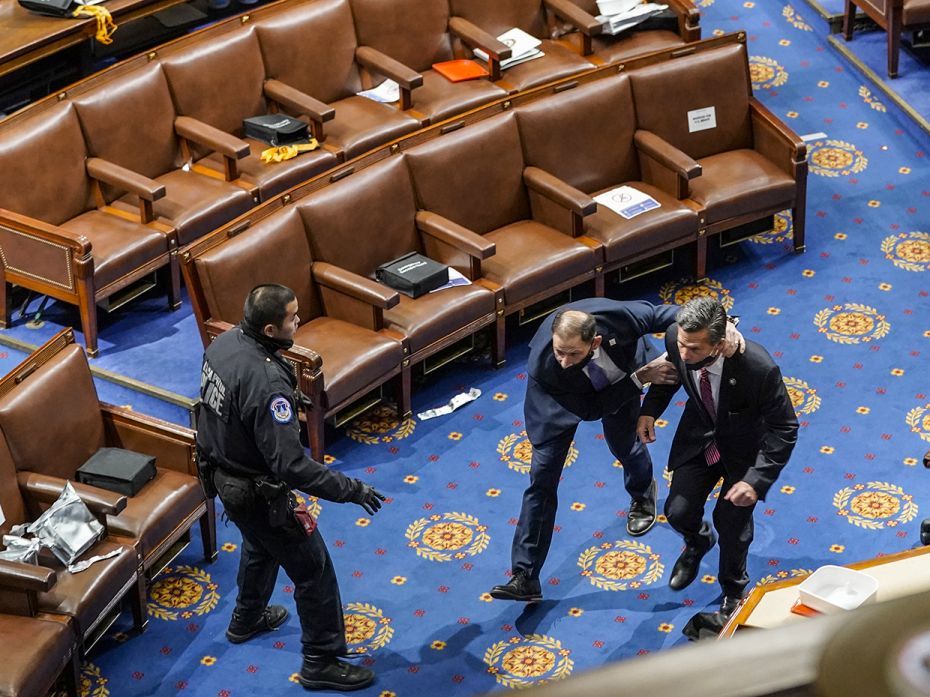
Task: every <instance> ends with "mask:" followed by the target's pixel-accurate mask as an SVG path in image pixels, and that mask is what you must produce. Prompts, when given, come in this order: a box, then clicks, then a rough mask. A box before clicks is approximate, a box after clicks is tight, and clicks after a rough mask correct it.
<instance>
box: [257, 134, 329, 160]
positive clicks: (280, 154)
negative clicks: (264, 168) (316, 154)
mask: <svg viewBox="0 0 930 697" xmlns="http://www.w3.org/2000/svg"><path fill="white" fill-rule="evenodd" d="M318 147H320V144H319V143H317V142H316V138H311V139H310V142H309V143H297V144H296V145H279V146H278V147H275V148H268V149H267V150H262V155H261V158H262V162H264V163H265V164H266V165H267V164H271V163H272V162H284V161H285V160H290V159H291V158H292V157H297V156H298V155H299V154H300V153H302V152H310V151H311V150H316V149H317V148H318Z"/></svg>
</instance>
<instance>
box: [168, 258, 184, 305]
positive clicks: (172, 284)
mask: <svg viewBox="0 0 930 697" xmlns="http://www.w3.org/2000/svg"><path fill="white" fill-rule="evenodd" d="M168 307H169V308H170V309H172V310H177V309H178V308H179V307H181V265H180V263H179V262H178V253H177V251H174V252H172V253H171V256H170V259H169V261H168Z"/></svg>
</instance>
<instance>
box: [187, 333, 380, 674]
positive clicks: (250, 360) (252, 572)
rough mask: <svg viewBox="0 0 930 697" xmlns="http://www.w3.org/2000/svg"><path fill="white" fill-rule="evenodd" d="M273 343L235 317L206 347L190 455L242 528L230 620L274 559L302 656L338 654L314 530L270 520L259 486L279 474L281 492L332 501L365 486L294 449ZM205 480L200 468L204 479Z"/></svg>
mask: <svg viewBox="0 0 930 697" xmlns="http://www.w3.org/2000/svg"><path fill="white" fill-rule="evenodd" d="M277 348H278V347H277V346H276V345H274V343H273V342H272V341H270V340H269V339H268V338H267V337H264V336H263V335H260V334H257V333H255V332H252V331H250V330H249V329H248V327H247V326H246V325H244V324H243V325H240V326H238V327H235V328H233V329H231V330H230V331H228V332H226V333H224V334H222V335H221V336H219V337H217V338H216V340H215V341H214V342H213V343H212V344H211V345H210V346H209V347H208V348H207V351H206V353H205V354H204V361H203V369H202V373H201V378H200V398H201V400H202V407H201V409H200V415H199V418H198V421H197V447H198V451H199V457H200V459H201V462H202V463H205V466H206V468H207V470H210V469H212V470H213V472H212V481H213V483H215V485H216V491H217V493H218V494H219V497H220V500H221V501H222V502H223V506H224V508H225V510H226V514H227V515H228V516H229V518H230V520H232V521H233V522H234V523H235V524H236V526H237V527H238V528H239V530H240V532H241V533H242V556H241V559H240V562H239V576H238V579H237V581H238V585H239V596H238V598H237V599H236V611H235V615H234V617H235V619H236V620H237V622H238V623H239V624H241V625H243V626H251V625H252V624H254V623H258V622H259V621H260V620H261V618H262V613H263V612H264V610H265V608H266V606H267V605H268V601H269V599H270V597H271V594H272V592H273V590H274V584H275V581H276V578H277V575H278V567H279V565H280V566H282V567H284V571H285V572H286V573H287V575H288V576H289V577H290V579H291V581H293V583H294V600H295V602H296V604H297V613H298V616H299V617H300V625H301V629H302V637H301V642H302V644H303V652H304V655H305V656H308V655H316V656H321V655H322V656H336V655H344V654H345V653H346V641H345V625H344V620H343V615H342V601H341V599H340V597H339V584H338V582H337V580H336V574H335V571H334V569H333V564H332V560H331V559H330V556H329V552H328V551H327V549H326V545H325V543H324V542H323V537H322V536H321V534H320V532H319V530H314V531H313V532H312V533H310V534H309V535H308V534H307V533H306V532H305V531H304V530H303V529H302V528H300V527H299V525H298V524H297V523H296V522H295V521H294V520H293V518H292V517H290V516H288V521H287V524H285V525H284V526H283V527H279V526H277V525H273V524H272V523H273V522H277V521H272V520H271V519H270V508H271V507H272V505H273V503H270V502H269V501H268V500H266V498H265V497H264V496H263V495H262V493H261V491H260V490H259V489H260V487H259V484H260V483H261V484H264V483H280V482H283V483H284V485H285V486H282V487H280V488H281V490H282V491H284V492H287V490H289V489H297V490H299V491H303V492H306V493H307V494H311V495H313V496H319V497H320V498H324V499H327V500H329V501H336V502H340V503H341V502H346V501H350V500H352V497H353V496H354V495H357V494H358V492H359V491H360V489H361V488H362V487H364V486H365V485H364V484H363V483H362V482H361V481H359V480H357V479H352V478H349V477H346V476H345V475H344V474H342V473H341V472H337V471H334V470H331V469H329V468H328V467H325V466H324V465H321V464H320V463H318V462H316V461H314V460H312V459H311V458H309V457H308V456H307V455H306V453H305V452H304V449H303V447H302V446H301V444H300V423H299V420H298V417H297V405H298V401H299V400H298V391H297V386H296V378H295V376H294V373H293V371H292V370H291V368H290V365H289V364H288V363H287V361H286V360H285V359H284V358H282V357H281V356H280V355H279V354H278V353H277V351H276V349H277ZM210 479H211V477H210V475H209V473H207V474H206V475H205V481H206V482H207V484H209V481H210ZM265 488H266V487H261V489H265ZM284 495H285V496H287V495H289V494H287V493H285V494H284Z"/></svg>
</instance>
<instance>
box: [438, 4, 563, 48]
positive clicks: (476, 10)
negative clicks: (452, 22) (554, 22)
mask: <svg viewBox="0 0 930 697" xmlns="http://www.w3.org/2000/svg"><path fill="white" fill-rule="evenodd" d="M449 7H450V9H451V10H452V14H453V15H455V16H456V17H462V18H464V19H467V20H468V21H470V22H471V23H473V24H474V25H476V26H479V27H481V28H482V29H484V30H485V31H487V32H490V33H491V34H493V35H494V36H499V35H500V34H503V33H504V32H505V31H507V30H508V29H512V28H514V27H518V28H520V29H522V30H523V31H525V32H526V33H527V34H532V35H533V36H536V37H539V38H540V39H546V38H549V37H548V31H547V29H546V15H545V13H544V11H543V4H542V0H506V1H502V0H449Z"/></svg>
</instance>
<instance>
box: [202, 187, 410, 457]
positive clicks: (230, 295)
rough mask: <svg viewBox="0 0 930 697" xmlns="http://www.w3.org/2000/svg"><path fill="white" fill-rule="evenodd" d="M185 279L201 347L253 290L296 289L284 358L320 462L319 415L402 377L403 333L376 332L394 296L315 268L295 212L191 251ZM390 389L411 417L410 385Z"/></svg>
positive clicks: (325, 267)
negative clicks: (302, 397)
mask: <svg viewBox="0 0 930 697" xmlns="http://www.w3.org/2000/svg"><path fill="white" fill-rule="evenodd" d="M353 205H357V204H353ZM337 215H338V216H344V215H349V211H348V210H347V211H340V212H338V214H337ZM205 244H206V242H205ZM184 274H185V279H186V280H187V284H188V289H189V290H190V292H191V301H192V304H193V306H194V313H195V314H196V316H197V320H198V324H199V326H200V331H201V337H202V338H203V342H204V345H207V344H208V343H209V342H210V341H211V340H212V339H214V338H215V337H216V336H217V335H219V334H221V333H223V332H224V331H227V330H228V329H230V328H231V327H232V325H233V324H235V323H237V322H239V321H240V320H241V319H242V305H243V303H244V301H245V298H246V296H247V295H248V293H249V291H251V290H252V288H254V287H255V286H256V285H258V284H260V283H283V284H284V285H286V286H288V287H289V288H291V289H293V290H294V292H295V293H296V295H297V303H298V305H299V306H300V310H299V312H298V314H299V316H300V322H301V323H300V326H299V327H298V329H297V334H296V336H295V337H294V346H293V347H292V348H291V349H290V350H289V351H286V352H285V354H284V355H285V356H286V357H287V359H288V360H289V361H290V362H291V363H293V364H294V366H295V371H296V373H297V375H298V379H299V385H300V388H301V390H302V391H303V393H304V394H306V395H307V396H308V397H309V403H307V404H306V405H305V410H304V411H305V414H306V417H307V431H308V433H309V440H310V450H311V452H312V454H313V457H314V458H316V459H317V460H322V458H323V452H324V419H326V418H329V417H332V416H335V415H336V414H337V412H339V411H340V410H342V409H344V408H345V407H347V406H349V405H351V404H353V403H354V402H356V401H358V400H359V399H360V398H361V397H363V396H365V395H367V394H369V393H371V392H372V391H373V390H376V389H378V388H379V387H380V386H381V385H383V384H384V383H386V382H387V381H389V380H391V379H392V378H395V377H396V376H399V375H400V373H401V371H402V370H403V371H404V372H405V373H409V369H407V368H405V367H404V363H405V356H404V347H403V344H402V341H401V340H402V337H397V336H394V335H393V334H392V333H391V332H388V331H386V330H384V329H383V321H382V314H383V312H384V311H385V310H386V309H387V308H390V307H393V306H394V305H396V304H397V301H398V296H397V293H396V292H394V291H392V290H390V289H389V288H384V287H382V286H378V285H377V284H375V283H374V282H372V281H369V280H367V279H357V278H352V277H351V275H350V274H347V273H346V272H344V271H341V270H340V269H337V268H335V267H333V266H331V265H330V264H326V263H321V262H314V261H313V260H312V259H311V256H310V248H309V246H308V244H307V234H306V232H305V231H304V225H303V222H302V220H301V218H300V215H299V214H298V212H297V210H296V209H295V208H294V207H293V206H290V207H288V208H286V209H284V210H283V211H278V212H277V213H276V214H274V215H272V216H269V217H268V218H266V219H265V220H262V221H260V222H258V223H256V224H255V225H254V226H253V227H251V228H250V229H248V230H245V231H244V232H241V233H239V234H238V235H236V236H235V237H232V238H230V239H228V240H225V241H224V242H223V243H222V244H219V245H216V246H213V247H210V248H209V249H207V250H206V251H204V252H202V253H200V252H195V253H194V254H193V255H192V257H191V258H190V259H189V260H188V261H187V262H186V263H185V268H184ZM398 387H399V389H398V392H397V401H398V408H399V411H400V412H401V413H402V414H406V413H409V411H410V381H409V379H407V380H398Z"/></svg>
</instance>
